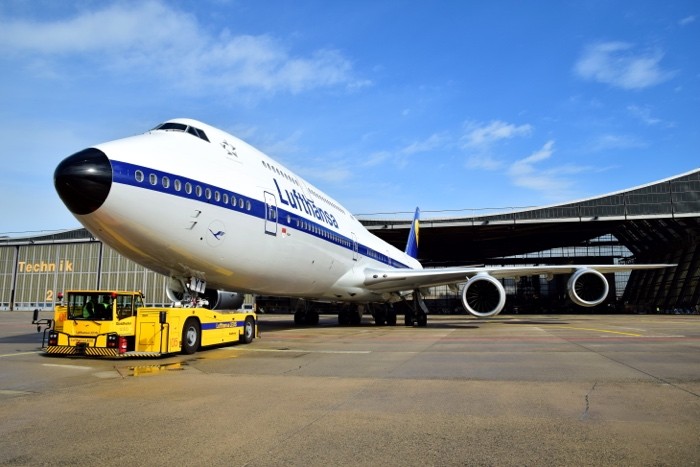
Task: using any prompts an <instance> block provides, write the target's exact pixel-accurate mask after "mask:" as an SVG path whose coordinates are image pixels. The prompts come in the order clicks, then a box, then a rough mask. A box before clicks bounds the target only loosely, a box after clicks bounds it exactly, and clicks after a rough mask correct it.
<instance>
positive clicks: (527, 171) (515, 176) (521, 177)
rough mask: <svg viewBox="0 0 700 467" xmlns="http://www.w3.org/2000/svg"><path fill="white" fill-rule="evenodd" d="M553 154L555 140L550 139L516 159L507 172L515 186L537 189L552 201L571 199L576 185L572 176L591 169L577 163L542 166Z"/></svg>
mask: <svg viewBox="0 0 700 467" xmlns="http://www.w3.org/2000/svg"><path fill="white" fill-rule="evenodd" d="M553 154H554V141H552V140H550V141H547V142H546V143H545V144H544V146H542V148H540V149H539V150H537V151H535V152H533V153H532V154H530V155H529V156H527V157H525V158H523V159H520V160H517V161H515V162H514V163H513V164H512V165H511V166H510V167H509V168H508V171H507V174H508V176H509V177H510V179H511V181H512V182H513V184H514V185H515V186H519V187H522V188H527V189H530V190H534V191H537V192H539V193H540V194H542V195H543V196H544V197H546V198H548V199H550V200H552V201H562V200H565V199H570V198H571V197H572V195H573V186H574V185H575V181H574V180H572V179H571V178H570V176H572V175H577V174H580V173H582V172H587V171H590V170H591V169H590V168H589V167H582V166H576V165H560V166H554V167H549V168H541V167H540V164H541V163H542V162H544V161H547V160H549V159H551V158H552V155H553Z"/></svg>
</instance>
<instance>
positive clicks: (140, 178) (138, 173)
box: [134, 170, 143, 183]
mask: <svg viewBox="0 0 700 467" xmlns="http://www.w3.org/2000/svg"><path fill="white" fill-rule="evenodd" d="M134 177H135V178H136V181H137V182H139V183H141V182H142V181H143V172H141V171H140V170H137V171H136V173H135V174H134Z"/></svg>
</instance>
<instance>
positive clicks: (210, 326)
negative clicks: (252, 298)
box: [33, 290, 258, 357]
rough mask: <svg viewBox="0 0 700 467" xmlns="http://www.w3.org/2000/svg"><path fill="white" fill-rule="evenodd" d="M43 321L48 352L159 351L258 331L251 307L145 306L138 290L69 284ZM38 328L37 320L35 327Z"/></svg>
mask: <svg viewBox="0 0 700 467" xmlns="http://www.w3.org/2000/svg"><path fill="white" fill-rule="evenodd" d="M33 323H34V324H39V325H41V324H45V325H46V326H47V327H46V329H45V330H44V338H43V340H42V347H43V348H44V350H45V351H46V353H47V354H52V355H89V356H102V357H157V356H161V355H166V354H172V353H177V352H182V353H185V354H193V353H194V352H196V351H197V350H198V349H199V348H200V347H205V346H212V345H224V344H231V343H234V342H240V343H244V344H249V343H251V342H252V341H253V339H254V338H255V337H257V336H258V327H257V316H256V314H255V312H254V311H252V310H251V311H220V310H209V309H207V308H168V307H145V306H143V295H142V294H141V293H140V292H124V291H113V290H73V291H69V292H67V293H66V295H65V297H64V300H62V301H61V302H60V303H59V304H58V305H56V307H55V311H54V319H53V320H39V319H38V310H37V311H35V312H34V321H33ZM37 330H40V326H39V327H38V328H37Z"/></svg>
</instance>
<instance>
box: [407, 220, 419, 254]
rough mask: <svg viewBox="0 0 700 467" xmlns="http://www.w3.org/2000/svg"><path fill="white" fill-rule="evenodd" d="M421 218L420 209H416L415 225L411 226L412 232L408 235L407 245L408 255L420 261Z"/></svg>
mask: <svg viewBox="0 0 700 467" xmlns="http://www.w3.org/2000/svg"><path fill="white" fill-rule="evenodd" d="M419 218H420V208H416V214H415V215H414V216H413V223H412V224H411V231H410V232H409V234H408V243H406V254H407V255H409V256H411V257H412V258H416V259H418V237H419V235H418V233H419V230H420V226H419V222H418V219H419Z"/></svg>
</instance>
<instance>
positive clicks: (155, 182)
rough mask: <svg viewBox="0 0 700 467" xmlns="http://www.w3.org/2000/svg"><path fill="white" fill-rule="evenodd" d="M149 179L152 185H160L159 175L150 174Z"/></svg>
mask: <svg viewBox="0 0 700 467" xmlns="http://www.w3.org/2000/svg"><path fill="white" fill-rule="evenodd" d="M148 181H149V182H151V185H158V177H157V176H156V174H150V175H149V176H148Z"/></svg>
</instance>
